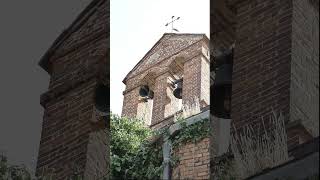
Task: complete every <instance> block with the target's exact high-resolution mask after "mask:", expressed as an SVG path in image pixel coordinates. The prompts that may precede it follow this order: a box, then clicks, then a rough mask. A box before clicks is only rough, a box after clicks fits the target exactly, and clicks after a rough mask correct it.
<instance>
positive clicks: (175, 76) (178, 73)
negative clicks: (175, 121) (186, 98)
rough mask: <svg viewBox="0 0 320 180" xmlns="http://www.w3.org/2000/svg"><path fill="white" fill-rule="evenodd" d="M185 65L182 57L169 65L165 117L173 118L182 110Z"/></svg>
mask: <svg viewBox="0 0 320 180" xmlns="http://www.w3.org/2000/svg"><path fill="white" fill-rule="evenodd" d="M183 64H184V58H182V57H177V58H175V59H174V60H173V61H172V62H171V63H170V64H169V71H170V76H169V77H168V80H167V83H168V87H167V101H166V102H167V103H166V105H165V116H164V117H168V116H171V115H173V114H175V113H176V112H178V111H180V110H182V91H183V88H182V87H183V86H182V85H183V73H184V72H183Z"/></svg>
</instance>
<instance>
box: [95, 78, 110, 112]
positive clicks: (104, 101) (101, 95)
mask: <svg viewBox="0 0 320 180" xmlns="http://www.w3.org/2000/svg"><path fill="white" fill-rule="evenodd" d="M109 93H110V90H109V88H107V86H105V85H103V84H99V85H98V86H97V88H96V91H95V98H94V101H95V107H96V109H97V110H98V111H100V112H103V113H107V112H108V95H109Z"/></svg>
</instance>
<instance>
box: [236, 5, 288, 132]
mask: <svg viewBox="0 0 320 180" xmlns="http://www.w3.org/2000/svg"><path fill="white" fill-rule="evenodd" d="M236 6H237V9H242V11H239V12H238V13H237V16H236V17H237V25H236V48H235V55H234V64H233V76H232V77H233V81H232V113H231V118H232V121H233V123H234V124H235V125H236V126H237V127H241V126H243V125H245V124H247V123H254V122H255V121H257V120H259V118H261V117H263V116H266V115H268V114H269V113H270V112H271V108H273V109H275V110H277V111H282V112H283V113H284V116H285V120H286V121H288V120H289V108H290V106H289V102H290V60H291V34H292V32H291V31H292V28H291V20H290V19H291V17H292V1H291V0H274V1H256V0H248V1H243V2H239V3H238V4H237V5H236Z"/></svg>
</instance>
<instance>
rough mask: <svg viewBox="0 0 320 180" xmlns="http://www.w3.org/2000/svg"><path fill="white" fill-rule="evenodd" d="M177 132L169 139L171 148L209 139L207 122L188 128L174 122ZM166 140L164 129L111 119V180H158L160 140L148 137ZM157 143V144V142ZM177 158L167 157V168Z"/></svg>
mask: <svg viewBox="0 0 320 180" xmlns="http://www.w3.org/2000/svg"><path fill="white" fill-rule="evenodd" d="M178 123H180V125H181V126H182V128H181V130H180V131H179V132H178V133H177V134H176V135H175V136H171V137H170V138H169V140H170V141H171V143H172V145H173V148H175V147H177V146H179V145H182V144H185V143H187V142H197V141H199V140H201V139H203V138H204V137H208V136H209V121H208V119H204V120H202V121H199V122H197V123H194V124H192V125H190V126H187V124H186V122H185V120H183V119H180V120H179V121H178ZM160 136H162V137H164V136H166V137H169V131H168V128H162V129H159V130H156V131H151V130H150V129H149V128H147V127H145V126H144V125H143V122H142V121H140V120H138V119H128V118H120V117H118V116H116V115H112V116H111V179H160V178H161V174H162V171H163V166H164V164H163V155H162V144H161V141H150V140H148V139H150V138H151V137H160ZM159 142H160V143H159ZM178 161H179V159H178V158H177V157H176V156H173V155H172V157H171V160H170V165H171V166H175V165H176V164H177V162H178Z"/></svg>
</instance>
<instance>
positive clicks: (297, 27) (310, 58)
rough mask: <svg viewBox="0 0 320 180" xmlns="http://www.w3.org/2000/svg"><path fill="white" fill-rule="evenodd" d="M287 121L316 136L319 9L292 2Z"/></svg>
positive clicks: (309, 2)
mask: <svg viewBox="0 0 320 180" xmlns="http://www.w3.org/2000/svg"><path fill="white" fill-rule="evenodd" d="M292 18H293V21H292V61H291V77H290V81H291V85H290V93H291V96H290V119H291V120H298V119H300V120H302V123H303V124H304V126H305V127H306V129H307V130H308V131H309V132H310V133H311V134H312V135H313V136H318V135H319V9H318V8H316V5H315V4H313V3H312V2H311V1H308V0H303V1H299V0H293V17H292Z"/></svg>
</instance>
